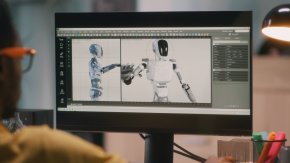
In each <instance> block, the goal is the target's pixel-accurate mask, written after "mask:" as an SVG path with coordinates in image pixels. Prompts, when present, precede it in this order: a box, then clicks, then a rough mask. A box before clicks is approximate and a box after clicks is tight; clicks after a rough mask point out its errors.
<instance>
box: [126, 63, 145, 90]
mask: <svg viewBox="0 0 290 163" xmlns="http://www.w3.org/2000/svg"><path fill="white" fill-rule="evenodd" d="M145 68H146V63H142V64H140V65H139V66H138V67H137V68H136V69H134V65H129V64H127V65H124V66H122V67H121V79H122V80H123V82H124V83H125V84H126V85H130V84H131V82H132V80H133V78H134V77H135V76H140V77H141V76H142V75H141V72H142V71H143V70H144V69H145Z"/></svg>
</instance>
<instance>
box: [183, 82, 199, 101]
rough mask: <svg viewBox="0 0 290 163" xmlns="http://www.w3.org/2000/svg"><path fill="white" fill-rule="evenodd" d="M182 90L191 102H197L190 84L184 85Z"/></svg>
mask: <svg viewBox="0 0 290 163" xmlns="http://www.w3.org/2000/svg"><path fill="white" fill-rule="evenodd" d="M182 89H183V90H184V92H185V93H186V95H187V97H188V99H189V100H190V101H191V102H193V103H195V102H196V99H195V97H194V95H193V93H192V91H191V89H190V86H189V85H188V84H182Z"/></svg>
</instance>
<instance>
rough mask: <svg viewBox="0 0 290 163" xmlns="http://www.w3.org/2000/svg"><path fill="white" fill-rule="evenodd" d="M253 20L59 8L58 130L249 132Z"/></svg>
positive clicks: (232, 15) (241, 15)
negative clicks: (95, 11) (62, 10)
mask: <svg viewBox="0 0 290 163" xmlns="http://www.w3.org/2000/svg"><path fill="white" fill-rule="evenodd" d="M251 17H252V16H251V12H247V11H243V12H241V11H235V12H233V11H223V12H217V11H216V12H124V13H56V14H55V26H56V32H55V39H56V112H57V123H56V124H57V128H60V129H66V130H72V131H121V132H159V131H161V132H170V133H194V134H221V135H248V134H251V132H252V77H251V71H252V70H251V68H252V67H251V56H252V55H251V31H252V29H251V23H252V22H251V21H252V18H251ZM225 18H226V19H225Z"/></svg>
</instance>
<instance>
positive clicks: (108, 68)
mask: <svg viewBox="0 0 290 163" xmlns="http://www.w3.org/2000/svg"><path fill="white" fill-rule="evenodd" d="M120 66H121V65H120V64H110V65H108V66H106V67H103V68H102V69H101V72H102V73H103V74H104V73H106V72H108V71H110V70H112V69H114V68H116V67H120Z"/></svg>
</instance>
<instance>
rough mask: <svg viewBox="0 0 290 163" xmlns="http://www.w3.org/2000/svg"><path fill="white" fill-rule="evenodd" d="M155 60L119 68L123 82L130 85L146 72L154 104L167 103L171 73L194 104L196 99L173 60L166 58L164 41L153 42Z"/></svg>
mask: <svg viewBox="0 0 290 163" xmlns="http://www.w3.org/2000/svg"><path fill="white" fill-rule="evenodd" d="M153 52H154V53H155V59H154V60H153V59H148V58H145V59H142V63H141V64H140V65H139V66H137V67H136V68H135V69H134V65H125V66H122V68H121V73H122V74H121V78H122V80H123V82H124V83H125V84H127V85H130V84H131V82H132V80H133V78H134V77H135V76H139V77H141V76H142V75H141V72H142V71H143V70H146V74H147V79H148V80H150V81H151V83H152V86H153V90H154V98H153V101H154V102H169V99H168V84H169V83H170V81H171V80H172V74H173V71H174V72H175V74H176V75H177V77H178V79H179V82H180V84H181V87H182V89H183V90H184V92H185V94H186V95H187V97H188V99H189V100H190V101H191V102H192V103H195V102H196V99H195V97H194V95H193V93H192V91H191V89H190V86H189V85H188V84H187V83H184V82H183V80H182V77H181V74H180V72H179V68H178V66H177V64H176V61H175V60H174V59H169V57H168V43H167V41H166V40H162V39H161V40H155V41H154V42H153Z"/></svg>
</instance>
